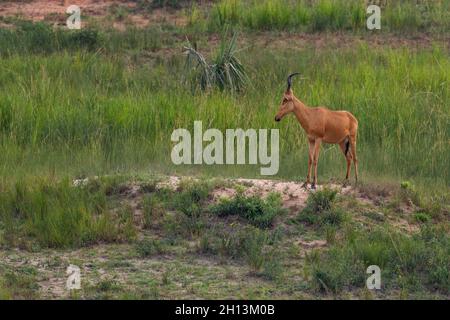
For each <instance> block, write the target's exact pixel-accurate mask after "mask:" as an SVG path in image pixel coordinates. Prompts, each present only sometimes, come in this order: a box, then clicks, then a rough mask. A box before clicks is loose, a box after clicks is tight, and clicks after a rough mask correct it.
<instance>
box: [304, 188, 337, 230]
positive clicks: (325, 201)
mask: <svg viewBox="0 0 450 320" xmlns="http://www.w3.org/2000/svg"><path fill="white" fill-rule="evenodd" d="M336 195H337V190H332V189H324V190H320V191H316V192H312V193H311V194H310V195H309V197H308V200H307V202H306V206H305V208H303V209H302V210H301V211H300V213H299V215H298V217H297V220H298V221H300V222H306V223H308V224H319V225H321V226H326V225H334V226H339V225H341V224H342V222H343V221H344V215H345V214H344V212H343V211H342V209H341V208H339V207H337V206H336V204H335V200H336Z"/></svg>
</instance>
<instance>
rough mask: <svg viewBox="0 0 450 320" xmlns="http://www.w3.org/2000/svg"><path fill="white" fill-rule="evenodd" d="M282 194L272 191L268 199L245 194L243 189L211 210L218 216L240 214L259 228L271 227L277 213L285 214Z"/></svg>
mask: <svg viewBox="0 0 450 320" xmlns="http://www.w3.org/2000/svg"><path fill="white" fill-rule="evenodd" d="M281 204H282V202H281V195H280V194H279V193H270V194H269V195H268V196H267V198H266V199H261V198H260V197H258V196H245V195H244V194H243V192H242V191H239V192H238V193H237V195H236V196H235V197H234V198H232V199H222V200H221V201H220V202H219V203H218V204H216V205H213V206H212V207H211V208H210V210H211V212H212V213H213V214H216V215H218V216H222V217H223V216H229V215H239V216H241V217H242V218H244V219H246V220H248V221H249V222H250V223H251V224H253V225H254V226H257V227H259V228H269V227H271V226H272V225H273V220H274V219H275V217H276V216H277V215H280V214H283V213H284V212H286V211H285V209H283V208H282V206H281Z"/></svg>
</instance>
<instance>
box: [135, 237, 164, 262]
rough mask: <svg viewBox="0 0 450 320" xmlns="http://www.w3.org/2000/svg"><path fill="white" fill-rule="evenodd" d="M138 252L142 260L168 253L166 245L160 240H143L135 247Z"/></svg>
mask: <svg viewBox="0 0 450 320" xmlns="http://www.w3.org/2000/svg"><path fill="white" fill-rule="evenodd" d="M135 248H136V252H137V253H138V255H139V256H140V257H142V258H147V257H150V256H153V255H156V254H162V253H164V252H165V251H166V249H165V246H164V244H163V243H162V242H161V241H160V240H153V239H152V240H141V241H139V242H137V243H136V245H135Z"/></svg>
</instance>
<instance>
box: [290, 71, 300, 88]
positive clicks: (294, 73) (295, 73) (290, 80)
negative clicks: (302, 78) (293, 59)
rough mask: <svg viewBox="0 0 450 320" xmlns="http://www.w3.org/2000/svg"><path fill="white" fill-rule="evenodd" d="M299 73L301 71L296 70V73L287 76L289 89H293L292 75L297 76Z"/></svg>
mask: <svg viewBox="0 0 450 320" xmlns="http://www.w3.org/2000/svg"><path fill="white" fill-rule="evenodd" d="M297 74H300V73H299V72H295V73H292V74H290V75H289V76H288V77H287V90H289V89H291V86H292V77H293V76H295V75H297Z"/></svg>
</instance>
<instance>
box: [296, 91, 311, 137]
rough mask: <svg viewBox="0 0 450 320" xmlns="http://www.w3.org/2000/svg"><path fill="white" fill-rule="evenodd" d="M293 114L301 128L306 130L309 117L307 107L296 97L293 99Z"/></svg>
mask: <svg viewBox="0 0 450 320" xmlns="http://www.w3.org/2000/svg"><path fill="white" fill-rule="evenodd" d="M294 114H295V117H296V118H297V120H298V122H300V125H301V126H302V128H303V129H304V130H305V131H306V132H308V130H309V117H308V107H307V106H306V105H305V104H304V103H303V102H301V101H300V100H298V99H295V100H294Z"/></svg>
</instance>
